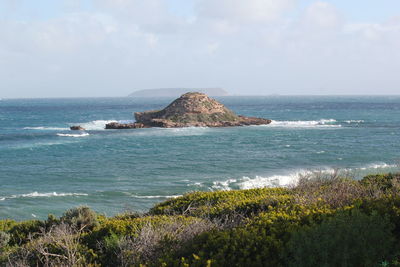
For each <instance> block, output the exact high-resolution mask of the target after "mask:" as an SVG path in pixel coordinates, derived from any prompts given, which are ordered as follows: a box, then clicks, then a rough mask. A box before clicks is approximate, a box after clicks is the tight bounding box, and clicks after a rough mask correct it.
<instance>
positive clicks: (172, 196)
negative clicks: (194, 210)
mask: <svg viewBox="0 0 400 267" xmlns="http://www.w3.org/2000/svg"><path fill="white" fill-rule="evenodd" d="M181 196H182V195H171V196H136V195H134V196H133V197H134V198H148V199H151V198H177V197H181Z"/></svg>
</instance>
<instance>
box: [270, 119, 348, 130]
mask: <svg viewBox="0 0 400 267" xmlns="http://www.w3.org/2000/svg"><path fill="white" fill-rule="evenodd" d="M336 122H337V121H336V120H335V119H321V120H313V121H274V120H273V121H272V122H271V124H269V125H270V126H273V127H288V128H326V127H333V128H339V127H342V125H340V124H335V123H336Z"/></svg>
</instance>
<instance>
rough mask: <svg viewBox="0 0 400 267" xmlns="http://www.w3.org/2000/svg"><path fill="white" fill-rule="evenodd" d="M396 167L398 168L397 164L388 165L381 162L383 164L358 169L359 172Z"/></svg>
mask: <svg viewBox="0 0 400 267" xmlns="http://www.w3.org/2000/svg"><path fill="white" fill-rule="evenodd" d="M396 167H398V166H397V165H395V164H387V163H384V162H381V163H372V164H369V165H367V166H365V167H360V168H358V169H359V170H369V169H386V168H396Z"/></svg>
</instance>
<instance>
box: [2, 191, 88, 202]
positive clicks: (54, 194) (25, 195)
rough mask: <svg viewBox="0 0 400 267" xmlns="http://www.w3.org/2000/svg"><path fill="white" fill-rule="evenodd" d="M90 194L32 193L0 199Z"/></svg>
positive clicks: (83, 194) (82, 194)
mask: <svg viewBox="0 0 400 267" xmlns="http://www.w3.org/2000/svg"><path fill="white" fill-rule="evenodd" d="M87 195H88V194H85V193H57V192H51V193H39V192H32V193H28V194H18V195H11V196H8V197H0V201H3V200H6V199H14V198H40V197H68V196H87Z"/></svg>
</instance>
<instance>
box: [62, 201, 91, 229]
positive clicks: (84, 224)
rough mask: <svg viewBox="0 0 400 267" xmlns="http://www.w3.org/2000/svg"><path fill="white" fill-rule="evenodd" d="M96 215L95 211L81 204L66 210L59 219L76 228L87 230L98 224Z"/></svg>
mask: <svg viewBox="0 0 400 267" xmlns="http://www.w3.org/2000/svg"><path fill="white" fill-rule="evenodd" d="M97 217H98V215H97V214H96V212H94V211H93V210H91V209H90V208H89V207H85V206H82V207H77V208H73V209H70V210H68V211H66V212H65V213H64V215H63V216H62V217H61V218H60V220H61V222H62V223H66V224H68V225H70V226H72V227H74V228H76V229H78V230H81V231H89V230H92V229H93V228H94V227H96V226H98V225H99V222H98V219H97Z"/></svg>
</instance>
